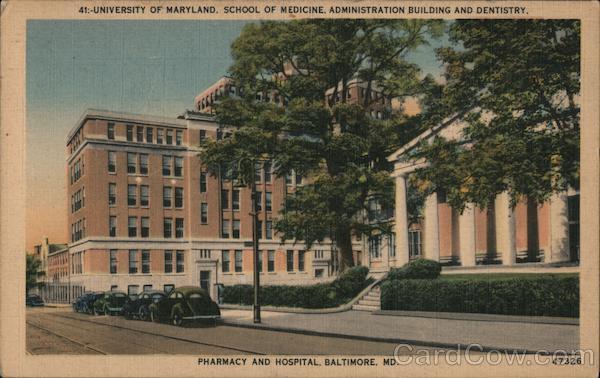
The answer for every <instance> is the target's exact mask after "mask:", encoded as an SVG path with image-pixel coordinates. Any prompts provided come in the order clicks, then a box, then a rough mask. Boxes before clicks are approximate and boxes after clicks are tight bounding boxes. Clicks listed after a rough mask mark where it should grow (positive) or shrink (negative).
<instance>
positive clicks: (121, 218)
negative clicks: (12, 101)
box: [66, 110, 331, 295]
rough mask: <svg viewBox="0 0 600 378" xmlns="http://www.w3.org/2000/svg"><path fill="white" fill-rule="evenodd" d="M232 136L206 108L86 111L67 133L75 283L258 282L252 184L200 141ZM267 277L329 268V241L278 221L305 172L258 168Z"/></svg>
mask: <svg viewBox="0 0 600 378" xmlns="http://www.w3.org/2000/svg"><path fill="white" fill-rule="evenodd" d="M223 137H226V135H225V134H224V133H223V130H222V129H220V128H219V127H218V125H217V124H216V123H215V121H214V119H213V118H212V117H211V116H208V115H206V114H201V113H197V112H186V113H185V114H184V115H183V116H181V117H180V118H173V119H166V118H160V117H152V116H142V115H133V114H126V113H117V112H110V111H101V110H88V111H86V113H85V114H84V115H83V116H82V117H81V119H80V120H79V121H78V123H77V124H76V125H75V127H74V128H73V129H72V130H71V132H70V133H69V135H68V137H67V143H66V146H67V153H68V158H67V167H68V181H69V182H68V187H69V190H68V195H69V200H70V204H69V206H70V212H69V227H70V228H69V229H70V234H69V235H68V238H69V241H70V243H69V255H70V265H71V269H70V273H71V277H70V280H71V283H72V284H73V285H81V286H84V287H85V289H86V290H110V289H113V290H114V289H117V290H123V291H127V292H129V293H136V292H140V291H142V290H144V289H149V288H153V289H164V290H169V289H170V288H172V287H174V286H180V285H197V286H202V287H205V288H207V289H209V290H210V291H211V294H212V295H214V294H215V288H214V286H215V284H217V283H222V284H225V285H232V284H251V283H252V272H253V254H252V243H251V240H252V219H251V216H250V214H249V213H250V210H251V209H250V203H251V202H250V190H249V189H248V188H245V187H238V186H237V185H236V182H235V180H233V179H232V178H231V177H227V175H226V174H222V175H218V176H213V175H211V174H210V173H209V172H208V171H207V170H206V169H205V168H204V167H203V166H202V164H201V161H200V160H199V158H198V153H199V152H200V148H199V145H200V143H201V141H202V140H203V139H206V138H213V139H220V138H223ZM257 172H259V174H257V181H256V188H257V191H258V193H259V196H260V197H259V198H258V208H259V210H260V215H259V227H260V235H261V236H260V248H261V254H260V256H261V260H262V261H260V264H261V267H262V273H261V277H264V278H262V280H263V281H262V282H264V283H266V284H268V283H292V284H293V283H297V284H301V283H308V282H314V281H319V280H327V279H329V277H330V276H331V246H330V245H329V244H324V245H321V246H319V245H317V246H315V247H314V249H313V250H310V251H306V250H304V248H303V246H302V244H295V245H294V244H293V243H291V242H290V243H284V244H282V243H281V242H280V239H279V237H278V235H277V234H276V233H275V231H274V227H273V225H274V221H275V219H276V217H277V214H278V213H279V211H280V210H281V206H282V203H283V199H284V198H285V195H286V193H288V192H290V191H293V190H295V188H296V187H297V186H299V185H302V182H303V178H302V177H300V176H295V175H293V176H290V177H286V178H278V177H276V176H275V175H274V174H273V170H272V163H271V162H270V161H265V162H264V163H263V164H262V165H261V166H260V167H257Z"/></svg>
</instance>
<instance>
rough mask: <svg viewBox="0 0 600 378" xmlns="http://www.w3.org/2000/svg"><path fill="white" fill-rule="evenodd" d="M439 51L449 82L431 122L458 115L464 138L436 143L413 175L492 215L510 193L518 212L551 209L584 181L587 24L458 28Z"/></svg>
mask: <svg viewBox="0 0 600 378" xmlns="http://www.w3.org/2000/svg"><path fill="white" fill-rule="evenodd" d="M449 36H450V40H451V41H452V42H454V43H455V45H454V46H453V47H445V48H440V49H438V56H439V58H440V59H441V60H442V61H443V62H444V64H445V79H446V83H445V85H444V86H443V87H440V91H439V92H438V93H437V94H436V93H435V92H432V93H431V94H430V97H431V98H430V99H429V100H428V102H429V103H431V104H436V105H437V106H436V108H435V109H434V108H431V109H430V111H429V112H428V114H424V116H426V117H428V118H429V119H430V120H433V122H432V123H435V122H440V121H441V119H442V118H444V117H446V116H451V115H455V116H456V115H458V117H459V119H460V120H461V121H462V122H464V123H465V124H466V127H465V129H464V131H463V134H464V135H463V138H462V140H445V139H443V138H441V137H436V138H434V140H432V141H427V142H423V143H422V145H421V146H420V147H419V148H418V150H417V151H416V153H414V155H413V157H414V158H417V159H419V158H422V159H426V160H427V161H428V162H429V163H430V164H429V166H428V167H427V168H424V169H422V170H420V171H418V172H417V173H416V174H415V175H414V176H413V177H412V181H413V183H414V185H415V186H416V187H418V188H420V190H421V191H422V192H432V191H441V192H443V193H445V194H446V198H447V200H448V202H449V203H450V205H452V206H453V207H455V208H458V209H463V208H464V206H465V204H466V203H468V202H473V203H475V204H477V205H479V206H480V207H485V206H486V205H487V204H488V203H489V201H490V200H491V199H493V198H494V197H495V196H496V195H497V194H499V193H501V192H504V191H507V192H508V193H509V194H510V196H511V202H512V205H513V206H514V205H515V204H516V202H517V201H518V200H519V199H521V198H523V197H527V198H529V199H532V200H535V201H538V202H543V201H545V200H546V199H547V198H548V197H549V196H550V195H551V194H552V193H553V192H556V191H562V190H565V189H566V188H567V187H568V186H577V185H578V180H579V135H580V134H579V103H578V97H579V88H580V87H579V79H580V24H579V21H577V20H458V21H456V22H455V23H453V24H452V25H451V27H450V31H449Z"/></svg>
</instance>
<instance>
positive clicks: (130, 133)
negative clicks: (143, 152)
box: [127, 125, 133, 142]
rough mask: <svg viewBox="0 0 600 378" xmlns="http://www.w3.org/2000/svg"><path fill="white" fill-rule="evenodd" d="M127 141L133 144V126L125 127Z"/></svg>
mask: <svg viewBox="0 0 600 378" xmlns="http://www.w3.org/2000/svg"><path fill="white" fill-rule="evenodd" d="M127 141H128V142H133V125H127Z"/></svg>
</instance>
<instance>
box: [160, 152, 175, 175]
mask: <svg viewBox="0 0 600 378" xmlns="http://www.w3.org/2000/svg"><path fill="white" fill-rule="evenodd" d="M172 159H173V158H172V157H171V156H163V157H162V171H163V176H171V161H172Z"/></svg>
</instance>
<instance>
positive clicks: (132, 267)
mask: <svg viewBox="0 0 600 378" xmlns="http://www.w3.org/2000/svg"><path fill="white" fill-rule="evenodd" d="M137 252H138V251H137V249H130V250H129V274H134V273H137V272H138V260H137Z"/></svg>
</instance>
